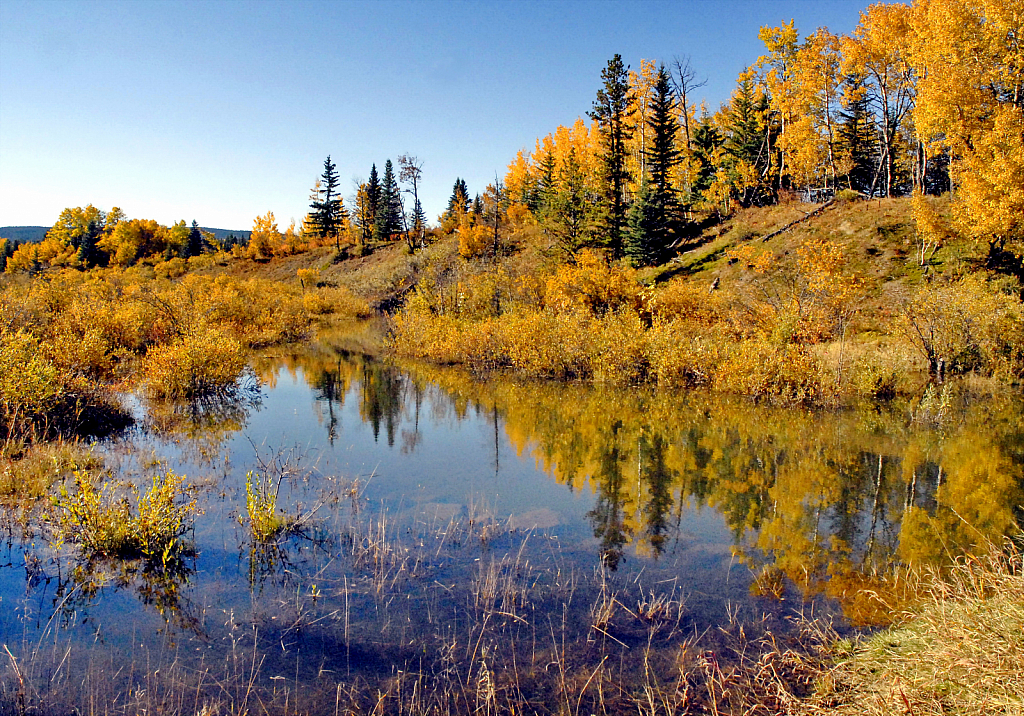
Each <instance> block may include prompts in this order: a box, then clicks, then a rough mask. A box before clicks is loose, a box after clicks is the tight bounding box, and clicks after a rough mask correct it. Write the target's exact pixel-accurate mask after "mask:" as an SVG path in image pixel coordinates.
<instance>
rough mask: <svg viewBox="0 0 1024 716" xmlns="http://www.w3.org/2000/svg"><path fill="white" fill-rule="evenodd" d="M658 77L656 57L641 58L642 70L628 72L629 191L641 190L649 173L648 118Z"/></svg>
mask: <svg viewBox="0 0 1024 716" xmlns="http://www.w3.org/2000/svg"><path fill="white" fill-rule="evenodd" d="M657 81H658V64H657V63H656V62H655V61H654V60H640V71H639V72H633V71H630V72H629V93H630V98H631V100H632V101H631V102H630V106H629V116H630V120H631V121H630V123H629V125H630V126H629V132H630V139H629V141H627V142H626V149H627V157H628V160H627V166H626V168H627V171H628V173H629V175H630V176H631V177H632V179H633V181H632V182H631V186H630V192H631V193H634V194H635V193H636V192H637V191H639V188H640V185H641V184H642V183H643V179H644V177H645V176H646V174H647V154H646V152H647V150H648V149H649V148H650V147H649V145H650V141H651V130H650V129H649V128H648V126H647V125H648V122H649V121H650V118H651V111H652V103H653V100H654V85H655V84H657Z"/></svg>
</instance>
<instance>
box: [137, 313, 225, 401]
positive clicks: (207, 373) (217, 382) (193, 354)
mask: <svg viewBox="0 0 1024 716" xmlns="http://www.w3.org/2000/svg"><path fill="white" fill-rule="evenodd" d="M243 368H245V356H244V354H243V352H242V346H241V344H239V342H238V341H237V340H235V339H234V338H232V337H231V336H230V335H227V334H226V333H225V332H224V331H222V330H219V329H216V328H207V329H199V330H197V331H196V332H195V333H193V334H191V335H186V336H184V337H182V338H181V339H179V340H177V341H175V342H174V343H171V344H168V345H161V346H156V347H155V348H153V349H151V350H150V352H149V353H148V354H147V356H146V360H145V368H144V370H143V375H144V378H143V380H144V383H145V386H146V390H147V391H148V392H149V393H150V394H151V395H153V396H155V397H162V398H178V399H180V398H184V399H192V398H198V397H202V396H205V395H211V394H217V393H223V392H225V391H229V390H230V389H231V388H232V387H233V386H234V385H235V381H236V380H237V379H238V376H239V374H240V373H241V372H242V369H243Z"/></svg>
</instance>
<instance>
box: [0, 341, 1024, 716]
mask: <svg viewBox="0 0 1024 716" xmlns="http://www.w3.org/2000/svg"><path fill="white" fill-rule="evenodd" d="M255 371H256V374H257V375H258V378H259V379H260V381H261V386H262V387H260V388H259V389H258V390H250V391H248V392H243V394H242V397H241V398H240V399H239V400H237V401H234V402H230V403H220V404H213V405H205V406H170V405H150V406H147V405H141V404H140V405H139V406H138V408H137V409H138V411H139V414H140V416H141V421H140V425H141V427H140V428H137V429H136V430H135V431H133V432H132V433H131V434H128V435H126V436H124V437H123V438H121V439H119V440H116V441H111V442H109V443H106V444H104V445H101V446H99V447H98V449H99V450H100V451H102V452H103V453H104V454H105V455H106V457H107V460H108V464H110V465H111V466H113V467H115V468H118V469H119V470H120V471H121V474H123V475H134V476H135V479H137V480H140V481H141V480H145V479H146V478H145V474H146V471H147V470H149V469H152V467H153V465H154V464H155V463H157V462H160V461H162V462H163V463H164V464H165V465H167V466H170V467H171V468H173V469H174V470H176V471H178V472H183V473H185V474H187V475H188V477H189V480H190V481H191V482H195V483H197V484H198V485H200V487H201V493H200V506H201V507H202V509H203V514H201V515H199V516H198V517H197V519H196V523H195V530H194V535H193V543H194V551H193V552H192V553H190V554H188V555H187V556H186V557H185V558H184V559H181V560H173V561H172V563H169V564H165V565H163V566H162V567H160V568H154V567H152V566H150V567H146V566H144V565H140V564H131V563H111V562H83V561H81V560H79V559H76V555H75V554H74V552H73V550H71V549H69V548H67V547H65V548H63V549H61V550H60V551H58V552H55V551H53V550H52V549H51V548H50V547H49V546H48V545H47V544H46V540H45V537H44V536H43V534H42V533H37V534H36V536H35V537H34V538H33V537H31V536H30V537H28V538H22V536H21V534H20V532H19V531H18V530H12V532H11V537H10V538H9V539H8V542H7V548H6V550H5V553H4V556H5V559H4V560H3V561H4V565H3V567H2V569H0V600H2V601H0V639H2V641H3V642H4V643H6V644H8V645H10V648H11V650H12V653H13V655H14V656H15V658H17V659H18V663H20V664H21V671H23V672H25V673H26V674H28V675H29V676H31V679H30V681H31V683H34V684H35V686H33V687H32V688H33V689H35V691H34V696H33V698H35V699H37V702H38V703H51V704H69V705H75V706H77V707H78V708H82V706H83V704H85V703H87V702H88V703H92V704H93V705H94V707H95V704H97V703H98V704H101V705H102V707H101V708H99V710H100V711H101V712H102V711H104V710H116V709H117V708H124V709H127V710H132V709H133V708H135V709H138V708H142V707H146V708H153V709H157V710H159V709H163V710H166V711H178V712H195V711H196V710H198V709H201V708H202V707H203V704H207V708H213V707H214V706H215V707H217V708H220V709H223V710H225V711H227V712H231V711H232V709H233V710H234V711H236V712H240V711H243V710H245V709H246V708H248V709H249V710H250V712H260V711H262V708H263V707H265V708H267V709H269V710H271V711H273V710H275V709H276V710H282V709H283V710H284V711H285V712H287V711H288V709H289V708H291V709H298V710H300V711H301V710H303V709H306V710H312V711H317V710H321V711H322V710H324V709H326V708H327V706H325V704H327V705H330V704H337V703H340V699H341V694H343V693H344V694H345V695H346V698H348V699H350V700H351V701H352V702H354V703H361V702H360V699H361V698H370V696H367V695H366V694H371V693H387V694H390V696H389V697H388V698H393V699H397V700H396V701H395V703H396V704H397V703H406V702H408V698H413V697H408V694H406V697H408V698H406V697H402V696H401V695H400V694H399V695H398V696H395V694H396V693H397V692H396V689H397V690H398V692H400V691H401V690H402V689H403V688H407V689H408V688H413V687H415V688H419V689H420V690H421V694H420V696H419V698H423V696H422V692H423V690H425V689H426V690H429V689H427V686H426V685H425V684H427V682H428V681H430V680H431V679H433V680H434V681H433V682H431V683H434V684H435V685H436V683H438V682H439V680H443V679H448V682H446V683H451V684H455V683H461V684H463V687H462V698H463V700H465V699H466V698H467V697H466V694H467V693H468V692H469V691H472V693H474V694H475V698H480V693H481V688H483V687H481V684H484V686H486V685H487V684H485V683H484V682H483V681H481V680H482V679H485V677H486V679H491V678H492V677H493V678H494V679H498V676H497V674H498V673H499V672H501V671H502V670H505V671H506V672H507V671H509V669H510V668H511V669H512V670H513V671H515V673H516V674H517V676H516V683H517V686H516V688H518V689H521V690H524V689H525V691H528V690H529V688H530V687H529V685H530V684H534V686H533V688H534V689H535V690H536V691H537V692H538V693H547V692H551V694H552V696H551V699H553V701H551V703H549V704H546V702H544V698H543V697H536V698H539V699H540V701H537V700H536V698H534V701H533V703H534V706H535V707H536V708H538V709H540V710H545V709H547V710H557V709H559V708H562V707H563V706H564V704H561V705H559V703H560V702H559V701H558V697H557V695H556V694H555V693H554V685H555V684H556V683H558V684H561V686H559V688H561V689H563V691H564V690H565V684H566V683H567V681H566V678H567V677H565V674H564V673H562V672H560V671H557V670H556V671H553V670H552V668H551V667H550V665H551V664H563V668H564V665H566V664H568V665H569V668H572V667H573V666H577V667H578V668H582V669H584V671H583V672H582V673H597V672H596V671H592V669H595V668H600V669H604V668H605V666H603V665H604V664H605V662H606V661H607V657H609V656H610V655H615V654H617V656H615V658H616V659H618V664H619V667H618V668H619V669H620V671H621V673H620V677H621V676H622V675H623V674H626V675H628V673H630V670H631V669H639V668H641V667H640V666H638V662H637V663H634V662H632V661H630V659H631V658H632V657H631V656H629V655H630V654H634V655H636V654H639V653H641V652H642V651H643V648H644V647H645V645H646V647H647V648H648V650H649V651H650V650H651V649H653V650H655V651H657V653H660V654H662V655H669V654H672V653H675V652H677V651H678V649H679V646H680V645H681V644H683V643H685V642H686V641H687V640H692V639H694V638H695V637H697V636H700V635H701V634H704V635H705V636H706V635H707V634H708V633H709V630H712V631H715V630H717V628H718V627H728V626H729V625H730V624H735V623H736V621H737V620H739V622H742V623H745V624H748V625H749V624H755V623H757V624H760V625H761V628H771V629H773V630H777V631H784V630H785V623H786V622H785V620H784V618H785V617H786V616H787V615H790V614H794V613H797V612H807V611H809V610H814V611H815V613H826V614H832V613H835V614H838V615H841V618H842V619H843V621H845V622H846V623H851V624H853V625H862V624H872V623H879V622H881V621H884V617H885V614H886V613H887V608H886V607H885V606H883V604H882V601H884V600H885V599H890V600H895V599H897V598H898V596H899V589H900V585H899V581H898V580H894V579H893V577H892V575H893V574H894V573H895V572H898V569H897V564H898V563H899V562H904V563H920V562H941V561H942V560H943V559H948V558H949V557H950V556H952V555H955V554H957V553H959V552H960V551H961V550H963V549H964V548H967V547H970V546H973V545H975V544H977V543H978V542H979V541H981V540H983V539H998V538H999V537H1000V536H1002V535H1004V534H1007V533H1009V532H1011V531H1012V529H1013V525H1014V523H1015V521H1016V520H1017V519H1018V517H1019V509H1020V508H1019V507H1018V506H1019V505H1021V504H1024V495H1022V483H1024V481H1022V469H1024V468H1022V465H1024V427H1022V424H1021V422H1022V421H1021V404H1020V402H1019V401H1017V400H1016V399H1013V398H1009V397H995V398H992V397H989V398H987V399H986V400H984V401H980V400H979V401H973V402H971V401H966V400H963V399H960V398H959V397H958V394H957V393H955V392H949V393H946V394H941V393H935V394H934V395H929V396H927V397H926V399H924V400H921V401H910V402H907V403H899V404H895V405H892V406H887V407H884V408H877V409H873V408H868V409H864V410H848V411H843V412H841V413H822V412H806V411H799V410H782V409H772V408H764V407H758V406H754V405H752V404H750V403H749V402H746V401H741V400H732V399H726V398H722V397H720V396H711V395H707V394H665V393H658V392H656V391H649V390H646V389H644V390H622V389H612V388H602V387H594V386H583V385H563V384H547V383H534V382H524V381H514V380H509V379H505V378H494V377H492V378H491V379H489V380H487V381H486V382H481V381H477V380H474V379H473V378H472V377H470V376H468V375H466V374H465V373H463V372H460V371H457V370H447V369H437V368H428V367H423V366H409V365H401V366H389V365H385V364H382V363H380V362H378V361H376V360H374V359H372V358H370V357H368V356H365V355H363V354H360V353H358V352H349V351H346V350H344V349H342V348H339V347H338V346H337V345H332V344H331V343H330V342H323V343H320V344H317V345H314V346H312V347H307V348H304V349H302V350H301V351H299V352H295V353H288V352H281V353H279V354H276V355H271V356H266V357H265V358H263V359H261V360H260V361H258V363H257V365H256V367H255ZM261 462H262V463H263V464H267V465H274V466H276V467H277V468H279V469H280V474H281V475H282V476H283V479H282V480H281V484H282V486H281V492H280V496H279V505H280V506H281V507H282V508H284V509H285V510H286V511H287V512H288V513H289V514H290V515H293V516H299V517H300V518H301V524H300V527H299V528H298V529H296V530H294V531H293V532H292V533H290V534H289V535H287V536H285V537H282V538H280V539H278V540H275V541H273V542H272V543H270V544H260V543H258V542H254V540H253V539H251V538H250V536H249V533H248V529H247V527H246V524H245V523H246V519H245V474H246V472H247V470H251V469H253V468H256V467H258V466H259V465H260V463H261ZM868 594H875V595H880V598H876V597H871V596H868ZM766 625H767V626H766ZM4 656H5V658H6V655H4ZM664 658H665V659H669V656H664ZM460 670H461V671H460ZM556 672H557V673H562V676H561V677H560V678H561V681H558V679H557V678H556V676H555V675H554V674H555V673H556ZM159 673H163V674H164V676H163V677H160V678H157V676H155V675H156V674H159ZM409 674H414V675H415V677H409V676H408V675H409ZM602 674H603V672H602ZM453 675H454V676H453ZM9 676H10V675H8V677H9ZM8 677H5V678H7V679H8V680H7V681H5V684H6V686H5V688H6V689H7V691H6V697H7V698H8V699H10V698H13V697H12V696H11V694H12V693H13V691H11V689H12V688H13V687H12V686H11V684H13V683H14V682H13V681H11V680H10V679H9V678H8ZM410 678H411V679H412V680H411V681H410ZM403 679H404V680H403ZM545 679H548V681H545ZM425 680H426V681H425ZM599 681H600V679H598V682H599ZM469 682H471V684H472V689H469V688H468V687H466V686H465V685H466V684H467V683H469ZM417 683H418V684H419V685H418V686H417ZM495 688H498V691H496V692H494V693H498V692H501V688H511V687H509V686H507V685H506V686H505V687H500V688H499V687H495ZM575 688H576V689H577V691H579V688H580V685H579V684H576V687H575ZM586 688H589V687H586V686H585V687H584V688H583V690H584V691H586ZM360 689H362V691H360ZM451 690H452V692H453V693H450V694H448V695H449V696H450V697H451V698H455V697H456V696H457V694H455V693H454V692H455V691H457V689H454V687H452V688H451ZM525 691H523V694H524V698H533V697H529V695H528V694H526V693H525ZM487 693H488V692H487V690H486V689H484V694H485V697H486V694H487ZM502 693H506V695H507V693H508V692H502ZM574 693H575V692H574ZM360 694H363V695H362V696H361V695H360ZM403 698H406V701H402V699H403ZM438 698H440V697H438ZM588 698H590V697H588ZM47 699H49V701H47ZM188 699H192V700H194V703H193V702H191V701H188ZM485 700H486V698H485ZM370 701H372V698H370ZM186 702H187V703H186ZM256 703H260V704H262V705H263V706H262V707H261V708H256V706H255V704H256ZM366 703H367V704H368V706H367V708H369V707H372V706H373V703H370V702H369V701H368V702H366ZM410 703H411V702H410ZM433 703H434V706H435V707H439V706H440V704H441V701H435V702H433ZM211 704H212V706H211ZM466 704H467V705H468V704H469V702H468V701H467V702H466ZM545 704H546V705H545ZM55 708H56V707H55Z"/></svg>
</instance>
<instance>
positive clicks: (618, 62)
mask: <svg viewBox="0 0 1024 716" xmlns="http://www.w3.org/2000/svg"><path fill="white" fill-rule="evenodd" d="M601 79H602V80H603V81H604V87H603V88H602V89H600V90H598V91H597V97H596V98H595V100H594V108H593V110H592V111H590V112H589V113H588V115H589V117H590V118H591V119H592V120H594V121H595V122H597V126H598V132H599V133H600V137H601V185H602V186H601V197H600V201H599V204H598V207H599V213H598V216H597V231H598V232H599V233H600V234H601V235H602V238H603V240H604V242H605V244H606V245H607V246H608V247H609V248H611V249H612V252H613V253H614V254H615V255H621V253H622V242H623V238H624V235H625V231H626V212H627V209H628V207H627V204H626V185H627V183H628V182H629V179H630V176H629V171H628V170H627V168H626V146H625V143H626V141H627V140H628V139H629V138H630V136H631V132H630V131H629V127H628V125H627V120H628V118H629V116H630V115H631V114H632V113H631V112H630V111H629V108H630V104H631V97H630V92H629V68H628V67H625V66H624V65H623V64H622V56H621V55H615V56H614V57H612V59H610V60H608V66H607V67H605V68H604V69H603V70H602V71H601Z"/></svg>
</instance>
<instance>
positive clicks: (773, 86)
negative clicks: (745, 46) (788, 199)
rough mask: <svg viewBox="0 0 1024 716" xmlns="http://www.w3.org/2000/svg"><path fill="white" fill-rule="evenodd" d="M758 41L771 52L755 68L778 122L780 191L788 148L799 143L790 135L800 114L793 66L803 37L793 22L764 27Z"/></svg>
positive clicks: (760, 59)
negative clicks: (791, 128) (792, 126)
mask: <svg viewBox="0 0 1024 716" xmlns="http://www.w3.org/2000/svg"><path fill="white" fill-rule="evenodd" d="M757 37H758V39H760V40H761V42H763V43H764V46H765V48H766V49H767V50H768V54H767V55H762V56H761V57H759V58H758V59H757V63H756V64H755V67H756V68H757V69H758V70H759V71H760V72H761V76H762V82H763V83H764V86H765V88H766V90H767V92H768V97H769V103H770V106H771V108H772V111H773V112H774V113H775V114H776V115H777V117H778V121H779V127H780V131H779V140H778V147H779V150H780V153H779V163H778V167H777V171H778V175H777V182H778V183H777V188H779V189H781V188H782V178H783V176H784V175H785V173H786V170H787V168H788V163H789V148H790V146H792V145H794V144H796V143H797V142H795V141H794V140H793V139H792V138H791V137H790V136H788V135H789V132H790V127H791V125H792V123H793V119H794V117H795V116H797V114H798V112H799V100H798V98H797V97H796V92H795V87H794V82H793V65H794V64H795V63H796V54H797V47H798V43H799V40H800V34H799V32H797V29H796V23H795V21H794V20H790V21H789V22H788V23H783V24H782V25H781V26H779V27H762V28H761V30H760V32H758V33H757Z"/></svg>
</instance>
